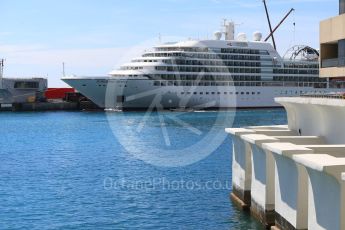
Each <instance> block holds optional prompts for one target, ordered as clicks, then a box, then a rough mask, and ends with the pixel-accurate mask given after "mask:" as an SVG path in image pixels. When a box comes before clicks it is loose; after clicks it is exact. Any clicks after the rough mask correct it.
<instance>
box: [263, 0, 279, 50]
mask: <svg viewBox="0 0 345 230" xmlns="http://www.w3.org/2000/svg"><path fill="white" fill-rule="evenodd" d="M263 2H264V5H265V11H266V16H267V21H268V25H269V27H270V32H271V34H272V42H273V47H274V49H275V50H276V49H277V46H276V41H275V40H274V36H273V30H272V25H271V20H270V16H269V14H268V9H267V5H266V0H263Z"/></svg>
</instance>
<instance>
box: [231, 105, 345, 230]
mask: <svg viewBox="0 0 345 230" xmlns="http://www.w3.org/2000/svg"><path fill="white" fill-rule="evenodd" d="M329 100H331V101H329ZM276 101H277V102H278V103H281V104H282V105H283V106H284V107H285V109H286V111H287V114H288V125H287V126H258V127H255V126H254V127H253V126H251V127H244V128H228V129H226V132H227V133H229V135H230V136H231V138H232V149H233V151H232V152H233V156H232V159H233V161H232V170H233V173H232V175H233V178H232V184H233V189H232V193H231V199H232V201H233V202H234V203H235V204H237V205H238V206H239V207H241V208H242V209H243V210H244V211H250V213H251V214H252V216H254V217H255V218H256V219H258V220H259V221H260V222H261V223H262V224H263V225H264V226H265V227H266V228H267V229H269V228H271V229H282V230H285V229H288V230H290V229H313V230H314V229H332V230H333V229H344V230H345V218H342V217H344V216H345V190H344V188H345V131H344V130H345V129H342V128H343V125H344V122H343V119H342V118H343V117H344V116H343V115H344V114H345V103H344V101H345V100H341V99H321V100H320V99H319V98H307V99H306V98H278V99H276ZM337 124H339V125H337ZM336 126H338V127H339V128H335V127H336Z"/></svg>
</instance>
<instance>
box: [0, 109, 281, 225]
mask: <svg viewBox="0 0 345 230" xmlns="http://www.w3.org/2000/svg"><path fill="white" fill-rule="evenodd" d="M168 114H173V113H168ZM235 114H236V117H235V120H234V124H233V126H234V127H243V126H247V125H256V126H257V125H273V124H286V115H285V111H284V110H282V109H274V110H241V111H237V112H236V113H235V112H234V111H230V112H203V113H195V112H192V113H186V114H183V115H182V116H181V117H180V119H181V120H182V121H183V122H185V123H188V124H190V125H191V126H193V127H195V128H196V129H197V130H201V131H202V132H207V130H209V129H211V128H215V129H216V130H219V132H224V128H226V127H225V126H224V124H218V123H217V122H215V121H216V117H217V116H221V117H226V116H234V115H235ZM145 115H146V114H145V113H144V112H132V113H126V114H125V113H112V114H108V115H107V114H105V113H101V112H93V113H88V112H57V113H53V112H45V113H6V112H4V113H0V120H1V130H0V135H1V137H0V162H1V166H0V204H1V212H0V228H1V229H137V228H139V229H261V228H262V227H261V226H260V225H259V224H258V223H257V222H256V221H255V220H253V219H252V218H251V217H250V216H248V215H246V214H243V213H242V212H240V211H238V210H237V209H236V208H235V207H234V206H233V205H232V204H231V202H230V201H229V198H228V196H229V193H230V190H231V140H230V139H229V137H228V138H227V139H225V141H222V144H221V145H220V146H219V147H218V148H217V149H216V150H215V151H214V152H213V153H212V154H210V155H209V156H207V157H205V158H204V159H202V160H200V161H198V162H195V163H194V164H191V165H188V166H183V167H182V166H181V167H164V166H161V167H160V166H157V165H152V164H149V163H147V162H145V161H143V160H141V159H140V158H138V157H135V156H134V155H133V154H129V153H128V151H127V149H126V148H125V145H126V144H124V143H123V140H128V143H131V138H134V137H131V136H129V135H128V127H130V126H140V124H141V121H142V119H143V117H145ZM160 121H161V120H160V115H159V113H152V114H151V115H150V116H149V117H147V118H146V120H145V127H143V131H142V133H141V134H140V146H141V148H143V146H144V147H145V146H146V151H148V152H150V146H155V145H157V146H160V145H163V144H162V143H165V144H167V142H166V138H164V135H162V127H161V125H160ZM114 124H116V126H114ZM164 130H165V131H164ZM163 132H167V133H168V134H169V143H170V145H168V147H166V148H167V149H169V148H177V149H178V148H180V149H183V148H184V147H185V146H186V145H188V144H189V142H193V141H195V140H196V139H195V138H193V137H192V135H191V134H190V133H188V132H184V131H182V128H181V125H180V124H176V123H175V122H173V120H165V121H164V128H163ZM121 134H123V135H125V136H124V137H121V136H119V135H121ZM160 137H162V138H160ZM174 139H178V140H184V141H176V142H175V141H174ZM136 140H138V138H136ZM164 140H165V141H164ZM128 143H127V144H128ZM152 151H156V150H152ZM153 154H155V153H154V152H153ZM185 154H188V152H186V153H185Z"/></svg>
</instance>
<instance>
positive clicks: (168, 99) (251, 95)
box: [63, 78, 330, 110]
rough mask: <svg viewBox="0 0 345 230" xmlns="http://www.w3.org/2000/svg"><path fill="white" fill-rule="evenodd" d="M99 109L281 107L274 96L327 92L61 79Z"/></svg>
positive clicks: (267, 87) (298, 89) (127, 80)
mask: <svg viewBox="0 0 345 230" xmlns="http://www.w3.org/2000/svg"><path fill="white" fill-rule="evenodd" d="M63 81H65V82H66V83H67V84H69V85H70V86H72V87H73V88H75V89H77V90H78V91H79V92H80V93H82V94H83V95H84V96H86V97H88V98H89V99H90V100H92V101H93V102H94V103H96V104H97V105H98V106H99V107H101V108H105V109H115V108H121V109H124V110H144V109H152V110H162V109H179V108H192V109H213V108H224V109H226V108H265V107H281V105H279V104H277V103H276V102H275V101H274V98H275V97H281V96H299V95H301V94H305V93H326V92H329V91H330V90H329V89H324V88H323V89H321V88H320V89H316V88H313V87H287V86H284V87H279V86H260V87H258V86H236V87H235V86H174V85H170V86H169V85H168V84H166V85H165V84H164V85H163V86H162V85H159V86H155V85H154V81H153V80H145V79H140V80H139V79H138V80H137V79H133V80H131V79H126V80H124V79H112V78H104V79H101V78H99V79H97V78H92V79H91V78H90V79H88V78H65V79H63Z"/></svg>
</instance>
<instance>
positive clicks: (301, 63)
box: [63, 22, 330, 109]
mask: <svg viewBox="0 0 345 230" xmlns="http://www.w3.org/2000/svg"><path fill="white" fill-rule="evenodd" d="M233 31H234V23H232V22H226V23H225V30H224V32H216V33H215V39H214V40H187V41H181V42H175V43H166V44H163V45H159V46H156V47H154V49H153V50H152V51H147V52H145V53H144V54H143V55H142V56H141V57H138V58H134V59H133V60H132V61H131V62H130V63H127V64H124V65H122V66H121V68H120V69H118V70H114V71H112V72H110V76H109V77H98V78H96V77H94V78H88V77H67V78H66V77H65V78H64V79H63V80H64V81H65V82H66V83H67V84H69V85H70V86H72V87H74V88H76V89H77V90H78V91H80V92H81V93H82V94H84V95H85V96H87V97H88V98H90V99H91V100H92V101H94V102H95V103H96V104H97V105H99V106H100V107H103V108H123V109H146V108H149V107H150V106H155V107H158V108H159V109H170V108H234V107H274V106H278V104H276V103H275V102H274V97H277V96H298V95H301V94H305V93H324V92H328V91H330V89H329V82H328V79H325V78H324V79H320V78H319V62H318V57H319V54H318V51H317V50H315V49H313V48H311V47H308V46H295V47H293V48H291V49H290V50H289V52H288V53H287V54H286V55H285V56H284V57H281V56H280V55H279V53H278V52H277V51H276V50H275V49H274V48H273V47H272V45H271V44H270V43H268V42H263V41H261V39H262V35H261V33H259V32H255V33H254V34H253V39H251V41H248V39H247V38H246V35H245V34H239V35H238V37H237V38H236V39H234V38H233V33H234V32H233ZM223 34H224V35H225V39H224V40H222V39H221V37H222V35H223ZM228 39H232V40H228Z"/></svg>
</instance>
